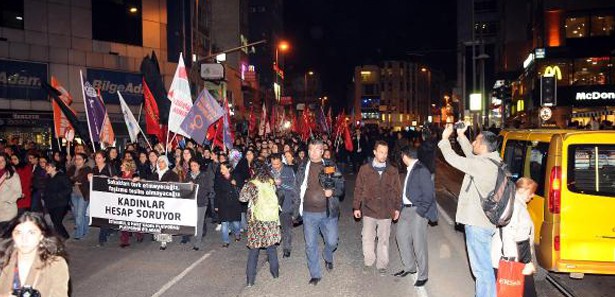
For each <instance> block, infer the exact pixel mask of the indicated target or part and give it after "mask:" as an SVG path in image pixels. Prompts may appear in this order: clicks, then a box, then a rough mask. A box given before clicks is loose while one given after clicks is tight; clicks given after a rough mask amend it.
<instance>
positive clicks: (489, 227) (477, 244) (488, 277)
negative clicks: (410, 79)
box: [438, 122, 502, 297]
mask: <svg viewBox="0 0 615 297" xmlns="http://www.w3.org/2000/svg"><path fill="white" fill-rule="evenodd" d="M453 128H456V129H457V141H458V142H459V145H460V146H461V149H462V150H463V153H464V154H465V157H462V156H459V155H457V153H455V151H453V149H452V147H451V143H450V142H449V137H450V136H451V135H452V134H453ZM467 129H468V127H467V125H465V124H464V123H462V122H460V123H457V124H455V127H453V125H447V126H446V129H444V131H443V132H442V140H440V142H439V143H438V147H440V150H441V151H442V155H443V156H444V159H445V160H446V162H448V163H449V164H450V165H451V166H453V167H455V168H457V169H459V170H460V171H462V172H464V173H465V176H464V178H463V183H462V184H461V191H460V193H459V201H458V203H457V217H456V219H455V220H456V221H457V223H460V224H464V225H465V236H466V248H467V250H468V259H469V260H470V268H471V269H472V274H474V276H475V277H476V296H477V297H495V296H496V292H495V274H494V272H493V269H492V267H491V256H490V255H491V254H490V253H491V237H492V235H493V234H494V233H495V225H493V224H492V223H491V222H490V221H489V219H488V218H487V216H486V215H485V212H484V211H483V208H482V206H481V199H480V197H487V195H488V194H489V193H490V192H491V191H493V190H494V189H495V183H496V179H497V176H498V167H497V165H496V164H495V163H494V162H493V161H496V162H497V163H500V162H502V159H501V158H500V155H499V154H498V152H497V147H498V144H497V135H495V134H493V133H491V132H489V131H483V132H481V133H480V134H479V135H478V136H476V139H475V140H474V142H472V143H471V144H470V141H469V140H468V138H467V137H466V135H465V132H466V130H467Z"/></svg>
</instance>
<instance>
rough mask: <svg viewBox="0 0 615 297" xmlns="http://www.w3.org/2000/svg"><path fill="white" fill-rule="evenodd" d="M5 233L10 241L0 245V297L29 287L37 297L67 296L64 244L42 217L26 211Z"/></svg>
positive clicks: (67, 273) (67, 274)
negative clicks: (35, 292)
mask: <svg viewBox="0 0 615 297" xmlns="http://www.w3.org/2000/svg"><path fill="white" fill-rule="evenodd" d="M8 231H9V232H7V234H10V238H8V239H6V240H5V241H3V242H2V244H0V269H1V271H2V273H1V274H0V296H13V295H15V294H14V292H15V290H19V289H21V288H23V287H24V286H30V287H31V288H33V289H35V290H37V291H38V292H39V294H40V295H39V296H44V297H67V296H68V280H69V272H68V264H67V263H66V252H65V251H64V245H63V244H62V241H61V240H59V239H58V238H56V237H55V236H54V235H53V232H52V230H51V229H50V228H49V226H48V225H47V223H45V219H43V216H42V215H40V214H37V213H31V212H25V213H23V214H22V215H20V216H19V217H18V218H16V219H15V220H13V221H12V222H11V224H10V227H9V229H8ZM17 296H24V295H19V294H17Z"/></svg>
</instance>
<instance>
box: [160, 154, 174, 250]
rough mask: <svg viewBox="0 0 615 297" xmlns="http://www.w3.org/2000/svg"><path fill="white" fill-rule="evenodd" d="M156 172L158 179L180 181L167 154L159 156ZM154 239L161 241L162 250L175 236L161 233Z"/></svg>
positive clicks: (161, 180)
mask: <svg viewBox="0 0 615 297" xmlns="http://www.w3.org/2000/svg"><path fill="white" fill-rule="evenodd" d="M156 173H157V174H158V175H154V177H157V181H160V182H179V176H178V175H177V173H175V172H173V170H170V169H169V159H167V156H160V157H158V160H157V166H156ZM154 239H155V240H156V241H159V242H160V250H161V251H164V250H166V249H167V243H169V242H172V241H173V236H172V235H171V234H164V233H160V234H155V235H154Z"/></svg>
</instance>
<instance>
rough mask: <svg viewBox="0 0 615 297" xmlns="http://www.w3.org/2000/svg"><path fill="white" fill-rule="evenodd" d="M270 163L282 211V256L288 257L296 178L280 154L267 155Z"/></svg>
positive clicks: (295, 205) (296, 205) (295, 207)
mask: <svg viewBox="0 0 615 297" xmlns="http://www.w3.org/2000/svg"><path fill="white" fill-rule="evenodd" d="M269 163H271V173H272V175H273V178H274V181H275V185H276V189H277V191H276V193H277V195H278V199H279V200H280V206H281V207H282V212H281V213H280V224H281V227H282V249H283V252H284V254H283V255H282V257H284V258H288V257H290V252H291V247H292V228H293V214H295V213H296V212H297V211H298V210H299V203H300V202H301V201H300V200H299V191H298V190H297V180H296V178H295V172H294V171H293V169H292V168H291V167H290V166H287V165H284V163H282V154H280V153H275V154H272V155H271V156H269Z"/></svg>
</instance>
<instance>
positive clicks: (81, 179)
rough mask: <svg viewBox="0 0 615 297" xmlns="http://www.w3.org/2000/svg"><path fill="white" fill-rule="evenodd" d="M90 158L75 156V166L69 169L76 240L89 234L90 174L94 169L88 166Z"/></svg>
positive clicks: (80, 154) (83, 155)
mask: <svg viewBox="0 0 615 297" xmlns="http://www.w3.org/2000/svg"><path fill="white" fill-rule="evenodd" d="M87 161H88V157H87V155H86V154H84V153H77V154H75V165H73V166H71V167H69V168H68V173H67V175H68V177H69V178H70V180H71V182H72V184H73V192H72V194H71V204H72V211H73V215H74V216H75V225H76V226H75V233H74V236H73V237H74V238H75V239H81V238H84V237H85V236H86V235H87V233H88V217H87V215H86V210H87V208H88V205H89V203H90V181H89V180H88V174H90V173H92V168H90V167H89V166H88V165H86V163H87Z"/></svg>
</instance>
